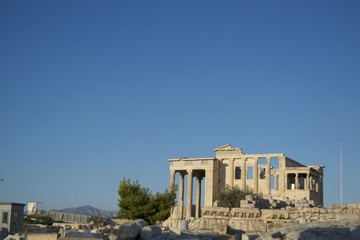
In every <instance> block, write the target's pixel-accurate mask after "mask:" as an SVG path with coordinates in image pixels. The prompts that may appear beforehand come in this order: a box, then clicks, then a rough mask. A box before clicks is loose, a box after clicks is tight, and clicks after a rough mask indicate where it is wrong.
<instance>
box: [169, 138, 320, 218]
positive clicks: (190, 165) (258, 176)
mask: <svg viewBox="0 0 360 240" xmlns="http://www.w3.org/2000/svg"><path fill="white" fill-rule="evenodd" d="M214 151H215V157H213V158H177V159H169V164H170V185H175V184H176V185H178V191H179V193H178V202H179V203H181V205H183V206H184V209H183V208H181V210H180V213H179V214H180V215H181V216H180V218H187V217H195V219H197V218H200V217H201V216H200V215H201V203H202V202H203V207H214V206H216V200H217V199H218V195H219V193H220V192H221V191H222V190H224V189H225V186H230V187H232V186H235V185H237V186H239V187H240V188H241V189H245V188H248V189H251V190H252V191H253V192H254V193H259V194H262V195H263V196H267V197H271V198H273V199H279V200H283V199H292V200H303V199H307V200H311V201H313V202H314V203H315V205H317V206H322V205H323V168H324V166H305V165H303V164H301V163H299V162H297V161H295V160H293V159H291V158H289V157H287V156H285V154H283V153H267V154H245V153H243V151H242V149H241V148H233V147H232V146H231V145H224V146H221V147H218V148H216V149H214ZM190 179H191V180H190ZM193 180H196V181H195V185H196V186H195V190H196V191H195V194H194V192H193V191H194V186H193V185H194V184H193V182H194V181H193ZM185 181H186V182H187V184H186V185H187V186H185ZM202 181H204V182H203V183H202ZM202 186H203V188H204V189H203V190H202V189H201V187H202ZM185 191H186V192H185ZM184 193H186V201H185V199H184V196H185V194H184ZM193 195H194V196H195V197H194V198H195V199H193ZM202 198H203V200H202ZM194 206H195V207H194ZM183 211H184V212H183Z"/></svg>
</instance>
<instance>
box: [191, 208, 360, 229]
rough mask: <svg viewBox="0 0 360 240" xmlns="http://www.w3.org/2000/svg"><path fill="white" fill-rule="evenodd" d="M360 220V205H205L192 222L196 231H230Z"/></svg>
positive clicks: (192, 227) (192, 226)
mask: <svg viewBox="0 0 360 240" xmlns="http://www.w3.org/2000/svg"><path fill="white" fill-rule="evenodd" d="M333 220H336V221H340V220H359V221H360V204H341V205H333V204H332V205H329V207H328V208H318V207H290V206H288V207H286V208H283V209H258V208H233V209H231V210H230V209H228V208H221V207H204V208H203V209H202V217H201V219H200V220H191V221H189V228H190V229H192V230H211V231H214V232H217V233H222V234H223V233H226V232H227V231H229V230H230V231H231V230H235V231H236V230H241V231H244V232H268V231H274V230H276V229H279V228H282V227H285V226H289V225H292V224H299V223H306V222H316V221H318V222H325V221H333Z"/></svg>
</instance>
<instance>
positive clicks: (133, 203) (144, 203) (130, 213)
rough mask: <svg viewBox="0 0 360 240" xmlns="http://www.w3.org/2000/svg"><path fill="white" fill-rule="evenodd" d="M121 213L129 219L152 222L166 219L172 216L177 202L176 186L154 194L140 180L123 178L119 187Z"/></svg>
mask: <svg viewBox="0 0 360 240" xmlns="http://www.w3.org/2000/svg"><path fill="white" fill-rule="evenodd" d="M118 194H119V203H118V206H119V215H122V216H123V217H125V218H128V219H144V220H145V221H147V222H148V223H150V224H155V223H156V221H164V220H166V219H167V218H168V217H169V216H170V209H171V207H172V206H173V205H174V204H175V198H176V192H175V189H174V188H171V189H170V190H168V189H166V190H165V191H164V192H163V193H156V194H155V195H153V194H152V193H151V192H150V190H149V189H148V188H144V187H141V185H140V183H139V182H138V180H136V181H133V182H131V181H130V179H123V180H122V181H121V182H120V185H119V189H118Z"/></svg>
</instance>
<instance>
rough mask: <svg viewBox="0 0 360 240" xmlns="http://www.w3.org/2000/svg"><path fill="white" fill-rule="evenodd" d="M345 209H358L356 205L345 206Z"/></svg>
mask: <svg viewBox="0 0 360 240" xmlns="http://www.w3.org/2000/svg"><path fill="white" fill-rule="evenodd" d="M347 208H348V209H349V208H351V209H357V208H358V204H347Z"/></svg>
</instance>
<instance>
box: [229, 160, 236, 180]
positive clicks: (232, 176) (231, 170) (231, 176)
mask: <svg viewBox="0 0 360 240" xmlns="http://www.w3.org/2000/svg"><path fill="white" fill-rule="evenodd" d="M229 161H230V166H229V167H230V182H229V186H230V187H233V186H234V179H235V177H234V159H233V158H230V159H229Z"/></svg>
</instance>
